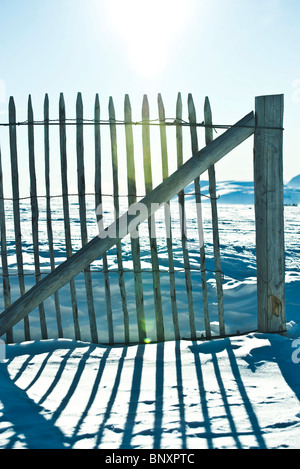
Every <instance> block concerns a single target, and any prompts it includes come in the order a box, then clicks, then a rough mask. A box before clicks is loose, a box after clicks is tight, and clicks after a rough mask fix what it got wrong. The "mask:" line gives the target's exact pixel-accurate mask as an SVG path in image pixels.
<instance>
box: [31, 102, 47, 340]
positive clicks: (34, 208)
mask: <svg viewBox="0 0 300 469" xmlns="http://www.w3.org/2000/svg"><path fill="white" fill-rule="evenodd" d="M33 121H34V119H33V109H32V102H31V95H29V98H28V154H29V175H30V202H31V226H32V244H33V257H34V268H35V279H36V282H40V280H41V269H40V253H39V226H38V220H39V208H38V201H37V188H36V173H35V154H34V130H33ZM39 315H40V324H41V334H42V339H48V332H47V324H46V315H45V308H44V304H43V303H41V304H39Z"/></svg>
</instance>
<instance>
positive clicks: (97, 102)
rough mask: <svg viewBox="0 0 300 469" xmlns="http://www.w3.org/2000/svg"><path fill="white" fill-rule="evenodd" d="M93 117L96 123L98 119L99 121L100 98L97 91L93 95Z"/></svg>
mask: <svg viewBox="0 0 300 469" xmlns="http://www.w3.org/2000/svg"><path fill="white" fill-rule="evenodd" d="M94 117H95V122H96V123H97V124H98V121H100V99H99V94H98V93H96V96H95V106H94Z"/></svg>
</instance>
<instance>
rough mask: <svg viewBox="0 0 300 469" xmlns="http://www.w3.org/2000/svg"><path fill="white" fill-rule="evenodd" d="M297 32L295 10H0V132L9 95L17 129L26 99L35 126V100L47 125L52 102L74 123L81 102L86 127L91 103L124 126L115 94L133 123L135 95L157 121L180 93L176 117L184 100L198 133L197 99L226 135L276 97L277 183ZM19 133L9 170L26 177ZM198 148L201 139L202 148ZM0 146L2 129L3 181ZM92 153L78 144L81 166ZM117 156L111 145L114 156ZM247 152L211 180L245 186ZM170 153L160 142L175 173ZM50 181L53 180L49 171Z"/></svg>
mask: <svg viewBox="0 0 300 469" xmlns="http://www.w3.org/2000/svg"><path fill="white" fill-rule="evenodd" d="M299 23H300V2H299V0H251V1H250V0H226V1H224V0H184V1H180V0H151V2H150V1H144V0H124V1H122V0H0V122H6V121H7V108H8V100H9V97H10V96H13V97H14V100H15V103H16V107H17V120H20V121H21V120H26V119H27V99H28V95H29V94H31V97H32V102H33V107H34V112H35V114H34V116H35V119H40V118H42V109H43V100H44V96H45V93H48V95H49V99H50V117H51V118H53V119H55V118H57V117H58V101H59V94H60V92H63V93H64V97H65V102H66V109H67V117H70V118H74V117H75V103H76V96H77V92H79V91H80V92H81V93H82V97H83V102H84V117H86V118H93V106H94V99H95V94H96V93H99V97H100V106H101V118H102V119H107V117H108V111H107V108H108V99H109V96H112V97H113V99H114V103H115V108H116V117H117V118H118V119H123V103H124V95H125V94H126V93H128V94H129V96H130V100H131V105H132V110H133V111H132V112H133V119H134V120H140V119H141V106H142V99H143V95H144V94H147V96H148V98H149V102H150V117H151V118H153V119H155V118H157V95H158V93H161V95H162V97H163V101H164V105H165V109H166V115H167V116H168V117H175V109H176V99H177V94H178V92H181V95H182V100H183V105H184V113H185V115H187V114H186V113H187V111H186V106H187V96H188V93H191V94H192V95H193V99H194V103H195V106H196V111H197V120H198V121H199V122H201V121H202V120H203V104H204V98H205V96H208V97H209V99H210V103H211V107H212V112H213V121H214V122H215V123H216V124H233V123H235V122H236V121H238V120H239V119H241V118H242V117H243V116H244V115H246V114H247V113H248V112H250V111H252V110H254V99H255V96H259V95H268V94H282V93H283V94H284V96H285V114H284V128H285V131H284V180H285V181H286V182H287V181H288V180H290V179H291V178H292V177H294V176H295V175H297V174H299V173H300V158H299V148H300V141H299V140H300V132H299V129H300V60H299V44H300V28H299ZM201 132H202V134H201V135H200V133H201ZM19 133H20V143H19V152H20V155H19V158H20V171H22V170H23V166H22V165H23V164H24V173H25V166H26V165H25V160H26V158H28V157H27V156H26V155H27V154H26V149H25V147H26V141H25V140H26V137H25V135H23V137H22V135H21V133H22V130H20V132H19ZM37 133H38V131H37ZM54 133H55V131H54V130H53V134H54ZM87 133H88V131H87ZM172 135H173V134H172ZM215 136H217V134H216V133H215ZM22 138H23V140H22ZM72 138H73V137H70V140H72ZM202 138H203V130H202V129H200V130H199V142H200V143H201V146H203V145H202ZM36 140H37V145H39V142H40V140H39V137H38V136H37V137H36ZM7 142H8V137H7V128H3V127H0V145H1V150H2V161H3V162H2V164H3V166H4V170H3V171H4V177H5V180H7V179H8V178H9V172H8V165H7V158H8V156H7V155H8V150H7V148H8V147H7V146H8V143H7ZM103 142H104V143H103V145H105V139H104V140H103ZM91 143H92V137H91V136H90V141H88V137H87V143H86V149H87V150H86V152H85V158H86V161H87V163H86V164H87V167H88V164H89V162H88V161H89V158H92V156H91V155H90V153H92V150H91V148H92V147H90V144H91ZM173 143H174V142H173ZM52 145H53V146H52V147H51V149H52V152H53V153H57V147H56V143H53V144H52ZM123 147H124V144H122V141H121V142H120V144H119V148H120V152H122V151H123ZM252 147H253V139H249V140H248V141H247V142H246V143H244V144H242V145H241V146H240V147H239V148H238V149H236V150H235V151H234V152H233V154H232V155H231V156H230V157H225V158H224V159H223V160H222V161H221V162H220V163H218V165H217V167H216V171H217V178H218V180H230V179H238V180H250V179H251V178H252V175H253V173H252ZM153 150H154V152H155V155H156V153H159V151H158V149H156V148H155V146H154V148H153ZM22 151H24V155H23V154H22ZM38 151H39V150H38ZM172 152H173V147H172V143H171V144H170V150H169V159H172V161H174V162H175V161H176V156H175V155H173V153H172ZM152 153H153V151H152ZM171 153H172V154H171ZM188 153H189V149H187V153H186V155H185V158H188V157H189V156H190V155H189V154H188ZM138 155H139V153H138V150H137V153H136V158H138ZM152 157H153V158H155V157H156V156H153V155H152ZM53 158H54V157H53ZM38 164H39V163H37V165H38ZM54 164H55V163H54ZM174 164H175V163H174ZM173 166H174V165H173ZM173 166H172V164H171V165H170V171H171V170H173V169H175V167H173ZM138 168H139V166H138ZM155 168H156V166H155V167H154V169H155ZM26 171H27V172H28V170H26ZM53 171H54V177H55V174H56V177H57V172H56V173H55V171H56V167H55V168H54V170H53ZM25 179H26V178H24V180H25ZM154 179H155V178H154ZM26 187H27V189H28V186H26ZM24 190H25V191H26V188H25V189H24Z"/></svg>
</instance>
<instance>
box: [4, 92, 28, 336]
mask: <svg viewBox="0 0 300 469" xmlns="http://www.w3.org/2000/svg"><path fill="white" fill-rule="evenodd" d="M8 116H9V143H10V161H11V181H12V193H13V212H14V227H15V242H16V256H17V266H18V279H19V288H20V294H21V295H24V293H25V282H24V269H23V253H22V234H21V220H20V201H19V197H20V194H19V170H18V152H17V131H16V107H15V102H14V99H13V97H12V96H11V97H10V99H9V108H8ZM24 336H25V340H26V341H27V340H30V325H29V318H28V317H27V316H26V317H24Z"/></svg>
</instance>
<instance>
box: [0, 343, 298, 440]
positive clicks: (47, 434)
mask: <svg viewBox="0 0 300 469" xmlns="http://www.w3.org/2000/svg"><path fill="white" fill-rule="evenodd" d="M280 339H282V338H280ZM277 340H278V338H277V337H275V336H274V337H273V336H270V337H269V342H270V346H262V347H258V348H257V349H253V350H252V351H251V354H249V356H247V357H246V361H247V362H248V365H249V367H250V368H251V369H252V370H255V368H256V366H258V365H256V364H257V363H259V362H260V361H261V360H262V359H264V360H271V361H275V362H276V363H278V366H279V368H280V370H281V373H282V376H283V377H284V379H285V380H286V382H287V384H288V385H289V386H290V387H291V389H292V390H293V391H294V392H295V394H296V396H297V397H298V399H299V400H300V378H299V379H298V378H295V375H297V373H296V372H297V371H298V370H297V365H295V364H294V363H292V361H291V360H290V361H289V363H290V364H289V365H288V364H287V354H290V353H291V347H290V342H288V341H287V342H286V347H285V348H284V347H283V348H280V355H279V354H278V350H279V347H278V344H276V343H275V342H276V341H277ZM173 344H174V345H173ZM173 344H172V347H173V346H174V349H172V348H169V345H168V348H166V347H167V346H166V343H164V342H162V343H158V344H156V345H155V346H154V344H151V345H150V347H153V348H152V350H153V353H155V355H154V356H153V357H151V356H149V355H148V350H149V349H148V350H147V347H148V345H138V346H124V347H122V348H121V350H120V354H117V359H116V355H114V356H113V357H112V358H111V356H110V354H111V352H112V349H113V347H104V346H97V345H87V344H85V349H84V350H82V352H80V353H79V354H76V355H75V356H78V357H79V359H78V363H76V367H75V368H74V369H73V371H74V372H73V373H72V374H71V375H70V376H71V377H70V381H68V383H67V385H63V386H62V381H63V380H64V379H66V377H63V372H64V370H66V369H68V366H70V362H69V360H70V358H71V355H72V352H74V347H75V346H74V347H72V346H70V348H69V349H68V350H66V352H65V353H64V354H63V356H62V355H61V356H60V361H59V362H57V360H56V367H55V368H50V371H53V370H55V373H54V372H53V375H52V376H51V379H49V378H48V380H46V381H44V383H45V385H44V388H43V392H42V393H41V394H40V398H39V400H37V399H36V400H33V399H31V398H30V397H29V395H31V394H30V390H31V388H33V386H35V385H36V384H37V381H38V379H39V378H40V377H41V375H42V373H43V372H44V371H45V370H46V371H47V373H46V374H47V375H48V377H49V369H47V366H49V364H50V365H51V363H53V361H54V356H53V354H54V348H55V346H54V345H53V346H52V345H51V343H50V344H49V342H48V344H46V345H45V346H44V349H40V353H41V352H43V358H42V359H40V360H38V361H36V364H35V367H34V368H33V367H32V362H33V359H34V357H36V354H35V353H34V351H35V350H34V347H33V349H30V348H26V347H25V348H24V349H22V347H19V348H18V349H17V350H18V351H20V353H16V354H14V355H16V357H17V358H19V357H20V355H22V353H23V354H26V355H28V356H26V358H25V359H24V361H23V362H22V364H21V365H20V367H19V369H18V371H17V373H16V375H15V376H14V377H13V378H12V377H11V376H10V374H9V370H8V365H9V364H10V362H11V361H12V360H14V357H13V356H12V357H8V363H7V362H6V363H4V364H0V379H1V386H0V402H1V404H2V416H1V422H2V424H1V430H0V432H1V439H2V444H1V447H2V448H7V449H10V448H14V447H18V446H22V447H26V448H32V449H35V448H47V447H48V448H57V449H63V448H73V447H74V448H75V447H76V448H77V447H78V448H79V447H81V445H84V444H85V442H84V441H83V440H86V441H87V440H89V444H90V445H92V446H93V447H94V448H101V447H103V445H104V446H105V445H107V440H106V438H105V432H106V431H107V429H109V428H110V426H111V425H110V424H111V418H113V419H115V420H117V421H118V423H119V428H118V432H119V435H118V438H117V439H116V440H115V449H118V448H120V449H121V448H122V449H130V448H132V449H133V448H137V447H139V439H138V438H136V437H137V436H138V435H139V434H140V435H142V436H146V437H147V438H146V440H145V441H147V442H148V443H149V445H151V448H153V449H160V448H163V447H164V443H165V441H164V438H165V437H167V432H168V428H167V427H166V426H165V423H167V424H168V412H170V408H171V407H172V408H173V409H174V408H175V407H176V409H177V410H178V412H177V419H178V420H177V427H176V429H177V440H176V441H177V443H176V445H177V447H178V448H182V449H186V448H188V447H191V445H194V444H196V445H198V444H201V445H203V446H204V447H205V446H206V447H207V448H211V449H213V448H217V447H218V442H219V441H220V439H221V438H230V439H231V441H232V442H233V446H235V447H236V448H237V449H239V448H243V447H245V437H251V440H252V441H253V447H256V448H260V449H263V448H267V445H266V442H265V439H264V434H263V429H262V428H261V427H260V424H259V421H258V417H257V415H256V411H255V408H254V406H253V405H252V403H251V400H250V398H249V395H248V392H247V387H246V385H245V383H244V382H243V377H242V374H241V371H240V367H239V364H238V362H237V359H236V356H235V353H234V349H235V348H236V347H237V346H236V345H235V344H234V343H232V342H231V341H230V339H228V338H224V339H219V340H217V341H207V342H192V343H191V345H190V346H189V347H188V350H186V352H187V353H190V352H191V354H190V355H191V359H190V358H189V357H188V355H187V354H186V353H185V354H184V355H183V354H182V351H181V344H182V343H181V342H180V341H174V342H173ZM67 345H68V344H65V348H67ZM283 345H284V344H283ZM77 346H78V345H77ZM97 347H101V349H102V350H101V354H100V355H98V354H96V355H94V356H93V361H92V362H91V361H89V359H90V358H91V356H92V354H93V352H94V351H95V349H96V348H97ZM131 347H133V348H131ZM134 347H135V349H134ZM129 349H130V353H128V350H129ZM22 350H23V352H22ZM29 350H31V353H28V351H29ZM37 350H38V349H37ZM37 350H36V351H37ZM146 351H147V360H146V359H145V355H146ZM167 351H168V352H167ZM170 351H171V352H172V357H173V358H172V357H170V356H168V355H167V353H169V352H170ZM221 352H222V353H223V359H225V360H226V357H224V352H226V354H227V356H228V360H226V363H227V364H228V365H227V368H226V373H228V372H230V373H231V375H232V379H233V380H234V383H235V384H234V385H235V392H237V395H238V400H239V405H240V406H242V407H243V411H244V412H243V413H244V414H245V413H246V418H247V419H248V422H247V428H246V430H245V428H244V429H243V430H241V428H240V427H239V425H238V421H237V420H236V415H237V414H236V413H235V412H234V406H235V405H236V402H234V403H233V401H232V390H230V389H228V388H227V381H226V380H224V375H223V372H224V368H223V365H224V362H223V365H222V363H221V360H220V359H219V357H218V354H219V353H221ZM151 353H152V351H151ZM204 356H205V362H206V361H207V360H208V361H209V363H210V370H211V371H212V372H213V376H211V377H212V378H213V379H214V382H215V383H216V384H217V385H216V388H215V389H214V392H217V393H218V396H219V397H218V400H219V405H220V403H221V405H220V409H221V410H220V418H222V422H223V423H224V422H225V423H226V425H221V426H220V427H219V428H217V430H216V425H215V424H214V419H213V416H215V414H213V411H212V405H213V401H212V400H211V399H212V396H211V395H209V393H210V388H209V387H208V385H207V382H208V379H209V377H208V376H207V368H206V366H205V365H204V360H203V357H204ZM97 357H98V358H97ZM149 357H150V364H151V367H152V371H153V373H154V374H151V377H154V379H153V378H151V379H150V380H149V379H147V381H146V383H147V386H148V385H149V389H145V382H144V381H143V377H147V375H149V370H150V368H149V367H148V363H149ZM56 358H57V357H56ZM73 358H74V356H73ZM289 358H290V355H289ZM127 360H128V361H127ZM186 360H188V361H186ZM88 361H89V362H88ZM89 363H92V366H93V373H92V374H91V375H90V374H89V373H88V376H89V379H90V383H89V386H88V387H85V389H87V390H88V391H87V395H85V396H84V405H80V407H78V413H77V414H76V412H75V413H74V415H73V417H74V419H75V420H76V421H75V423H74V425H73V426H72V428H71V430H70V431H68V432H65V431H64V430H63V429H62V427H61V425H60V424H59V423H58V421H59V419H60V417H61V416H63V417H64V416H65V412H66V407H67V405H68V404H69V402H70V400H71V399H74V401H75V402H76V401H79V400H80V397H81V396H82V395H81V394H80V393H81V384H82V381H83V380H84V379H85V378H84V376H86V375H84V372H86V371H87V370H88V366H89ZM72 366H73V367H74V362H73V364H72ZM185 366H188V367H189V368H188V371H187V375H186V374H185ZM153 367H154V368H153ZM167 367H168V368H167ZM169 367H172V370H171V369H170V368H169ZM125 368H126V369H125ZM128 372H129V374H128ZM169 372H171V373H173V374H172V376H173V381H172V384H174V383H175V384H176V386H172V388H175V387H176V391H175V392H176V393H177V394H174V393H173V394H172V396H173V397H171V395H170V396H169V395H168V392H169V391H170V389H171V387H170V386H171V385H170V383H169V382H168V377H170V374H168V373H169ZM104 373H109V375H110V376H111V379H110V381H109V385H108V386H107V384H108V383H107V381H105V376H104ZM25 374H26V382H25V385H24V387H23V389H21V388H20V387H19V386H18V385H17V383H18V380H19V379H20V378H22V375H24V376H25ZM106 376H107V375H106ZM129 376H130V378H129ZM187 376H189V380H190V379H194V378H191V377H193V376H194V377H195V385H194V384H193V386H192V388H191V387H190V384H191V381H189V383H188V382H187V381H186V378H187ZM129 379H130V381H128V380H129ZM121 382H122V383H123V384H122V386H120V383H121ZM42 383H43V381H42ZM124 383H125V384H126V386H125V387H126V389H125V391H126V392H125V394H124ZM42 385H43V384H42ZM104 388H105V393H106V394H105V396H104V394H103V390H104ZM121 388H122V389H121ZM58 389H61V393H60V396H59V401H58V402H56V405H57V406H56V408H55V409H53V410H51V411H50V410H49V409H46V410H45V407H44V406H43V404H44V402H45V401H46V399H47V398H48V397H49V396H50V394H51V393H52V392H53V391H54V390H55V391H57V390H58ZM191 389H193V390H192V391H190V390H191ZM145 391H146V393H148V394H147V396H149V393H150V394H151V395H152V396H153V404H152V406H151V408H150V407H149V409H150V411H149V412H151V413H152V417H153V418H149V422H147V424H146V425H145V426H143V430H142V432H141V431H140V428H142V427H139V426H138V423H139V422H140V420H141V419H143V418H144V417H145V415H147V411H146V413H144V414H143V412H142V413H141V407H139V406H140V405H143V404H145V394H144V393H145ZM119 392H120V393H121V392H122V393H123V394H122V395H121V399H122V400H123V398H124V395H126V400H124V406H122V408H121V407H120V406H118V405H117V404H118V403H117V398H118V397H119V395H118V393H119ZM190 392H192V393H193V394H192V395H190V394H189V393H190ZM147 398H148V397H147ZM171 398H172V399H173V401H172V402H171V404H172V405H171V406H170V405H169V404H170V399H171ZM103 399H105V402H104V401H103ZM101 400H102V403H103V405H102V407H101V405H100V407H99V406H98V407H97V413H96V414H95V415H94V414H93V412H94V411H93V405H94V404H95V403H96V404H97V402H98V403H99V401H101ZM191 400H192V402H193V410H192V412H193V413H192V414H190V412H191V407H190V406H191ZM122 402H123V401H122ZM195 406H197V407H198V409H199V413H198V411H197V410H196V411H195V409H197V408H196V407H195ZM144 408H145V407H144ZM121 413H122V415H121ZM175 414H176V412H175V413H174V415H175ZM221 414H222V415H221ZM191 415H193V419H194V421H191ZM195 416H196V418H195ZM89 418H92V420H93V423H94V426H92V427H90V426H89V420H88V419H89ZM172 418H173V416H172ZM122 422H124V423H122ZM173 423H174V422H173ZM59 425H60V426H59ZM4 441H5V443H3V442H4ZM148 443H147V444H148ZM196 447H197V446H196Z"/></svg>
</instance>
